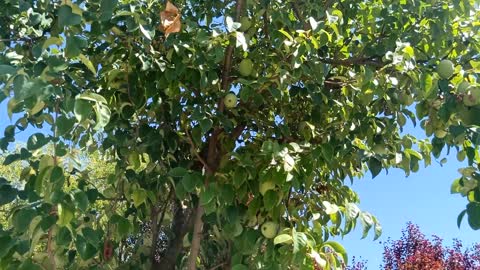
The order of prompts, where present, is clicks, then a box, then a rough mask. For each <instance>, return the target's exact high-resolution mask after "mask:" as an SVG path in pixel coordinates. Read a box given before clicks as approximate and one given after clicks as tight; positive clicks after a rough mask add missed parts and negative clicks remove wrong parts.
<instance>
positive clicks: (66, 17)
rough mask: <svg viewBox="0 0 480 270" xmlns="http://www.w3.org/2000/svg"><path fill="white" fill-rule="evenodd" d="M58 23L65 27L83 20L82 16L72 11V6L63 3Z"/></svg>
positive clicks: (58, 13) (59, 11) (58, 14)
mask: <svg viewBox="0 0 480 270" xmlns="http://www.w3.org/2000/svg"><path fill="white" fill-rule="evenodd" d="M57 16H58V25H59V26H60V27H61V28H63V27H64V26H69V25H77V24H80V23H81V22H82V17H81V16H80V15H78V14H75V13H73V12H72V8H71V7H70V6H68V5H62V6H60V8H59V9H58V12H57Z"/></svg>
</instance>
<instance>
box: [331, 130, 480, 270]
mask: <svg viewBox="0 0 480 270" xmlns="http://www.w3.org/2000/svg"><path fill="white" fill-rule="evenodd" d="M405 131H406V133H410V134H412V135H414V136H416V137H417V138H425V133H424V132H423V130H421V128H420V127H419V126H417V127H416V128H413V127H412V126H410V127H408V128H407V129H406V130H405ZM455 155H456V150H452V151H451V152H450V155H449V156H447V159H448V162H447V163H446V164H445V165H443V166H440V164H439V160H432V165H430V166H429V167H427V168H424V166H423V165H422V166H421V168H420V170H419V171H418V172H417V173H412V174H410V176H408V177H405V173H404V172H403V171H401V170H399V169H392V170H389V173H388V174H386V173H385V171H383V172H382V173H381V174H380V175H378V176H377V177H376V178H375V179H372V177H371V175H370V174H369V173H368V174H367V175H366V177H365V178H363V179H359V180H356V181H354V184H353V189H354V190H355V191H356V192H357V193H358V194H359V196H360V200H361V203H360V208H361V209H362V210H365V211H368V212H370V213H372V214H373V215H375V216H376V217H377V218H378V219H379V221H380V223H381V224H382V227H383V234H382V236H381V237H380V238H379V239H378V240H377V241H375V242H374V241H373V232H372V233H371V234H369V236H367V238H365V239H363V240H360V238H361V236H362V226H361V223H360V222H359V224H358V225H357V228H356V230H355V231H354V232H353V233H351V234H349V235H346V236H345V237H344V239H343V240H339V242H341V243H342V244H343V245H344V246H345V248H346V249H347V252H348V254H349V257H350V258H351V257H352V256H355V257H357V258H358V257H362V258H363V259H364V260H368V264H367V265H368V269H379V265H380V264H381V263H382V253H383V244H381V242H384V241H386V240H388V238H391V239H392V240H397V239H400V237H401V231H402V229H404V228H405V227H406V224H407V222H409V221H411V222H413V223H415V224H417V225H419V226H420V230H421V231H422V232H423V233H424V234H425V235H426V236H431V235H437V236H439V237H441V238H442V239H444V244H446V245H451V244H452V240H453V239H454V238H457V239H459V240H461V241H462V242H463V244H464V247H465V246H470V245H471V244H472V243H475V242H476V241H478V242H480V234H479V231H474V230H472V229H471V228H470V227H469V226H468V222H467V217H466V216H465V217H464V219H463V222H462V226H461V228H460V229H458V227H457V217H458V214H459V213H460V212H461V211H462V210H463V209H465V206H466V204H467V199H466V198H464V197H462V196H461V195H458V194H450V185H451V183H452V181H453V180H454V179H456V178H458V177H459V176H460V174H459V173H458V171H457V170H458V168H460V167H465V166H466V164H464V163H460V162H458V161H457V159H456V156H455ZM443 156H445V155H443ZM443 156H442V157H443ZM442 157H441V158H442ZM441 158H440V159H441Z"/></svg>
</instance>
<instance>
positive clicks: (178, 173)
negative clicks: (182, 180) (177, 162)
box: [168, 167, 188, 177]
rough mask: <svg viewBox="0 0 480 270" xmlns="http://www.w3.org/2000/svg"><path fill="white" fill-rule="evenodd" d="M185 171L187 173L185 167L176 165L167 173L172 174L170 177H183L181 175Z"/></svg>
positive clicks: (183, 174)
mask: <svg viewBox="0 0 480 270" xmlns="http://www.w3.org/2000/svg"><path fill="white" fill-rule="evenodd" d="M187 173H188V171H187V169H185V168H183V167H176V168H173V169H171V170H170V171H169V172H168V175H170V176H172V177H183V176H185V175H186V174H187Z"/></svg>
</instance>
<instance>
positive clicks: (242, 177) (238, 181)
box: [232, 167, 248, 188]
mask: <svg viewBox="0 0 480 270" xmlns="http://www.w3.org/2000/svg"><path fill="white" fill-rule="evenodd" d="M247 177H248V172H247V170H246V169H245V168H243V167H237V168H236V169H235V172H234V173H233V179H232V180H233V184H234V185H235V187H237V188H238V187H240V186H241V185H242V184H243V183H244V182H245V181H246V180H247Z"/></svg>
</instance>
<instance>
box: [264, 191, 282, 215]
mask: <svg viewBox="0 0 480 270" xmlns="http://www.w3.org/2000/svg"><path fill="white" fill-rule="evenodd" d="M278 200H279V197H278V195H277V192H275V191H274V190H268V191H267V192H265V195H263V206H264V207H265V209H267V210H271V209H273V208H274V207H275V206H276V205H277V203H278Z"/></svg>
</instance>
